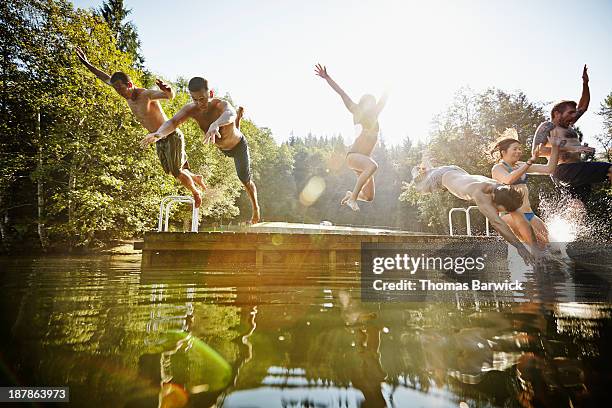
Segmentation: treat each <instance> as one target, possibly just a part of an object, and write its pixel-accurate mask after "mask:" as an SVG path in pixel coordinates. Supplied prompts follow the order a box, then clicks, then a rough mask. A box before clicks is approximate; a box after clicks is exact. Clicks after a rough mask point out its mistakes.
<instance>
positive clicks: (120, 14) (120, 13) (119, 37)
mask: <svg viewBox="0 0 612 408" xmlns="http://www.w3.org/2000/svg"><path fill="white" fill-rule="evenodd" d="M98 13H99V14H100V15H101V16H102V18H104V21H106V24H108V26H109V27H110V29H111V31H112V32H113V34H114V37H115V41H116V42H117V46H118V47H119V50H121V51H122V52H125V53H127V54H129V55H130V56H131V57H132V60H133V61H134V67H135V68H140V69H142V68H143V64H144V58H143V56H142V55H141V54H140V40H139V39H138V30H137V29H136V26H134V24H133V23H132V22H131V21H124V20H125V19H126V18H127V17H128V16H129V15H130V14H131V13H132V10H131V9H126V8H125V6H124V4H123V0H107V1H105V2H103V3H102V7H100V9H99V10H98Z"/></svg>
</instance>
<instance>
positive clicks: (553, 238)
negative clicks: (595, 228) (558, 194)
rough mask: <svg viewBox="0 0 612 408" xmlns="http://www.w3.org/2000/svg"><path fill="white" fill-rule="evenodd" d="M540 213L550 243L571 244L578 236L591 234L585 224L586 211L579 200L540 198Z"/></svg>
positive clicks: (589, 228)
mask: <svg viewBox="0 0 612 408" xmlns="http://www.w3.org/2000/svg"><path fill="white" fill-rule="evenodd" d="M540 212H541V214H542V220H543V221H544V224H546V227H547V228H548V234H549V241H550V242H573V241H575V240H576V238H578V237H579V236H585V235H591V233H592V231H591V227H590V226H589V225H587V223H586V209H585V207H584V204H582V202H581V201H579V200H576V199H572V198H570V197H563V198H562V199H560V200H559V199H550V198H543V197H540Z"/></svg>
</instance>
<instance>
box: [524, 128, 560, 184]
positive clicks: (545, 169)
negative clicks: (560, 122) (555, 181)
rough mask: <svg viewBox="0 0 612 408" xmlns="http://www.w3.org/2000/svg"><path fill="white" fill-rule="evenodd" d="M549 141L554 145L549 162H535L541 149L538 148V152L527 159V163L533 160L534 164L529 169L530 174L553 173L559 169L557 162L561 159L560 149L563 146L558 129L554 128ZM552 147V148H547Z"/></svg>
mask: <svg viewBox="0 0 612 408" xmlns="http://www.w3.org/2000/svg"><path fill="white" fill-rule="evenodd" d="M548 141H549V142H550V145H551V146H552V151H551V153H550V157H549V158H548V163H547V164H533V162H535V161H536V160H537V159H538V154H539V149H536V150H537V151H536V153H534V154H533V156H532V157H531V159H529V160H527V163H529V162H531V163H532V165H531V167H530V168H529V170H528V171H527V173H529V174H543V175H546V174H553V173H554V172H555V170H556V169H557V162H558V161H559V150H560V146H561V136H560V135H559V132H558V129H555V130H553V131H552V132H551V133H550V136H549V137H548ZM547 149H550V148H547Z"/></svg>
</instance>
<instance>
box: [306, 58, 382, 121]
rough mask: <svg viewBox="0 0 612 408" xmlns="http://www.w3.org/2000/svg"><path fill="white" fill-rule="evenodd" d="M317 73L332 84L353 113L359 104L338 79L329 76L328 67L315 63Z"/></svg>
mask: <svg viewBox="0 0 612 408" xmlns="http://www.w3.org/2000/svg"><path fill="white" fill-rule="evenodd" d="M315 74H317V75H318V76H320V77H321V78H323V79H324V80H326V81H327V83H328V84H329V86H331V87H332V89H333V90H334V91H336V93H337V94H338V95H340V97H341V98H342V102H344V106H346V108H347V109H348V110H349V112H351V113H353V112H354V111H355V108H356V107H357V104H356V103H355V102H353V100H352V99H351V98H350V97H349V96H348V95H347V94H346V92H344V90H343V89H342V88H340V85H338V84H337V83H336V81H334V80H333V79H332V78H331V77H330V76H329V74H328V73H327V67H325V66H323V65H321V64H317V65H315ZM383 106H384V105H383ZM381 110H382V108H381Z"/></svg>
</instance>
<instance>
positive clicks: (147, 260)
mask: <svg viewBox="0 0 612 408" xmlns="http://www.w3.org/2000/svg"><path fill="white" fill-rule="evenodd" d="M151 258H153V254H152V251H148V250H146V249H143V250H142V264H141V265H142V266H144V267H148V266H151Z"/></svg>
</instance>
